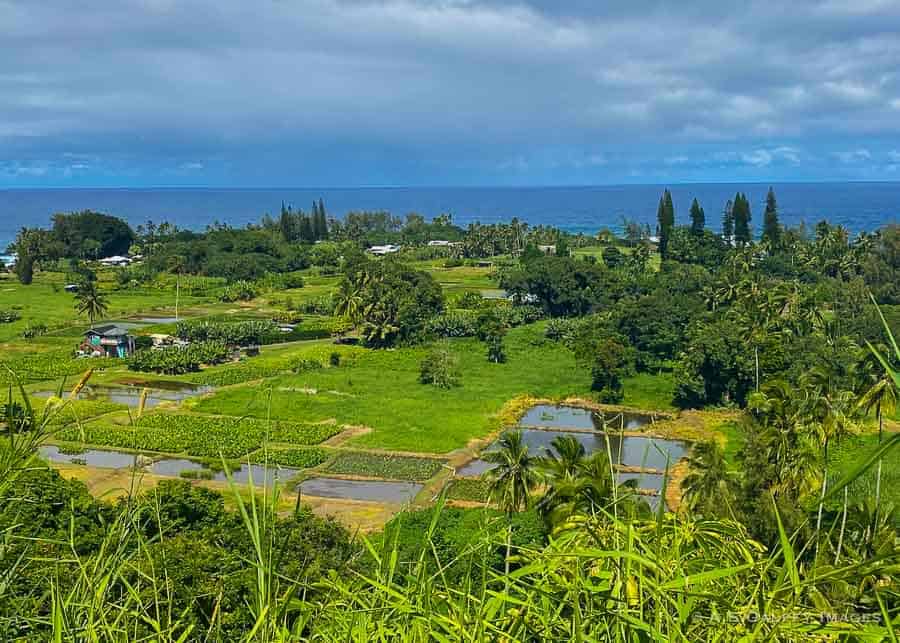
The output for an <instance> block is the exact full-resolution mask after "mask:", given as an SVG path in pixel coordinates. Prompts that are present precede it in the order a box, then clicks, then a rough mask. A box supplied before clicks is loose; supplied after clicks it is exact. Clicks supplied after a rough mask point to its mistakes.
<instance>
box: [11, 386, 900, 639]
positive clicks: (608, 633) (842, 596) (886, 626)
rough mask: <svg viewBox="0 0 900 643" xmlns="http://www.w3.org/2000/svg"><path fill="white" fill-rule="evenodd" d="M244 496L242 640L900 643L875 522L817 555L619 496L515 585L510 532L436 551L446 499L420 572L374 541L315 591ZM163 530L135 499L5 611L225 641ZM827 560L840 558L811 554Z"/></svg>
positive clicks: (111, 631) (875, 455) (890, 556)
mask: <svg viewBox="0 0 900 643" xmlns="http://www.w3.org/2000/svg"><path fill="white" fill-rule="evenodd" d="M23 397H26V396H23ZM26 399H27V397H26ZM63 404H65V402H64V401H60V402H59V403H58V404H56V403H54V405H53V407H52V408H57V407H59V406H62V405H63ZM26 405H27V401H26ZM48 406H50V405H49V404H48ZM52 408H51V411H50V413H52V412H53V410H52ZM27 413H31V412H30V411H26V414H27ZM46 413H47V411H45V414H46ZM29 417H30V419H29V420H27V421H23V422H22V423H20V424H18V425H16V426H17V427H18V430H15V431H14V430H12V429H11V428H10V427H11V425H8V428H10V430H9V431H8V433H9V435H8V436H7V438H8V439H9V440H10V445H11V448H9V449H6V450H5V451H6V452H5V454H4V456H3V457H4V460H3V462H2V465H3V468H2V469H0V476H2V477H0V489H4V490H6V491H9V489H12V488H13V485H14V482H15V478H16V472H17V471H21V470H22V469H23V468H24V467H27V466H30V464H29V463H30V461H31V458H32V453H33V449H34V448H35V447H36V446H37V445H38V444H39V442H40V440H41V439H42V437H43V428H42V427H44V426H46V418H37V417H36V416H34V414H33V413H31V415H30V416H29ZM898 445H900V435H895V436H893V437H892V438H890V439H886V440H885V441H884V442H883V443H882V444H881V445H880V446H879V448H878V449H877V450H875V451H873V452H872V453H871V454H869V456H868V457H867V458H866V459H865V460H864V461H863V462H862V463H861V464H860V465H859V466H858V467H857V468H856V469H855V470H854V471H851V472H850V473H849V474H848V475H846V476H845V477H844V478H843V479H841V480H839V481H838V482H837V483H836V484H835V485H833V487H832V488H831V490H830V491H829V492H828V496H827V498H826V499H831V498H839V497H841V494H842V492H843V490H844V489H845V488H846V487H847V485H849V484H851V483H852V482H853V481H854V480H855V479H857V478H858V477H859V476H860V475H862V474H863V473H864V472H865V471H867V470H868V469H869V468H870V467H872V466H873V465H874V464H875V463H876V462H877V461H878V460H880V459H881V458H883V457H884V456H885V455H886V454H888V453H890V452H891V450H892V449H893V448H895V447H897V446H898ZM248 486H249V491H250V493H246V491H247V490H243V489H241V488H239V487H238V485H237V484H235V483H234V482H233V480H230V489H231V493H232V495H233V496H234V503H235V505H236V507H237V510H238V512H239V514H240V516H241V519H242V522H243V526H244V528H245V529H246V531H247V533H248V535H249V537H250V539H251V541H252V555H250V556H248V557H247V558H246V559H245V560H244V566H245V570H247V571H250V572H251V573H252V575H253V578H254V582H252V583H251V584H250V588H249V590H248V592H249V593H248V595H247V596H246V597H245V600H246V602H247V605H248V608H249V610H250V612H251V614H252V623H251V624H250V625H249V626H248V627H247V628H246V631H244V632H243V633H242V639H243V640H246V641H265V642H269V641H296V640H310V641H359V642H363V641H366V642H368V641H387V640H399V641H485V640H502V641H546V640H565V641H569V640H622V641H624V640H629V641H651V640H653V641H664V640H665V641H668V640H676V641H707V640H738V639H740V640H748V641H753V640H760V641H773V640H775V641H782V640H783V641H794V640H815V639H826V640H835V639H846V640H866V641H868V640H871V641H881V640H892V641H896V640H897V636H896V631H897V629H898V628H900V615H898V613H900V589H898V585H897V579H898V578H900V552H898V547H897V542H896V537H895V536H894V535H893V533H894V532H892V531H889V532H886V533H889V534H890V536H889V537H890V539H891V540H890V541H886V542H882V541H879V533H881V532H878V533H876V532H875V531H873V530H868V531H867V529H868V527H867V525H868V522H867V521H866V520H865V519H856V518H851V520H850V521H849V525H848V524H847V523H848V521H847V519H846V513H847V509H846V506H845V510H844V512H843V513H844V516H843V519H842V520H838V519H835V518H834V517H831V518H828V519H827V520H826V521H825V524H824V525H823V528H822V530H821V535H820V536H819V539H818V540H817V541H816V542H811V541H805V542H804V541H801V536H800V533H801V530H798V532H797V533H796V534H791V533H788V532H786V530H785V528H784V527H783V526H782V523H781V519H780V517H779V515H778V511H777V509H775V510H774V513H773V515H774V516H775V520H776V521H777V523H778V524H777V527H778V543H777V545H776V546H775V547H773V548H771V549H766V548H765V547H764V546H763V545H761V544H759V543H757V542H754V541H753V540H752V539H751V538H750V537H749V535H748V533H747V531H746V529H745V527H744V526H743V525H741V524H740V523H738V522H734V521H729V520H704V519H698V518H693V517H691V516H689V515H672V514H664V513H663V512H661V511H660V512H658V513H657V514H656V516H655V517H653V518H624V517H623V516H625V515H628V512H624V511H619V507H618V506H617V503H618V502H619V500H618V499H616V498H614V499H613V500H612V501H611V502H610V504H609V505H608V506H604V507H600V508H594V509H592V510H590V511H583V510H575V511H573V512H572V513H571V514H570V515H568V517H567V518H566V519H565V520H562V521H560V522H559V523H558V525H557V527H556V528H555V529H554V531H553V533H552V534H551V537H550V541H549V544H547V545H546V546H544V547H539V548H538V547H535V548H528V547H526V548H513V549H512V550H511V551H510V555H509V556H508V557H507V558H506V560H505V561H504V565H503V567H504V568H505V569H506V568H508V571H504V570H502V569H494V568H487V569H485V568H484V566H483V563H482V561H483V560H484V559H486V558H487V557H488V556H487V554H488V553H491V552H497V551H503V552H504V553H505V552H506V551H507V548H509V540H508V531H507V530H506V529H504V528H503V526H502V525H501V526H500V527H499V528H498V529H485V530H484V532H483V533H479V534H473V538H472V541H471V542H470V543H469V545H468V546H467V547H466V548H464V549H462V550H459V551H455V552H454V553H453V554H452V555H451V556H450V557H449V558H447V557H442V556H441V554H440V553H439V551H438V547H437V543H436V542H435V538H434V536H435V529H436V526H437V523H438V519H439V516H440V511H441V508H442V506H443V498H439V499H438V506H437V510H436V511H435V513H434V516H433V519H432V521H431V523H430V526H429V528H428V529H427V530H426V531H425V533H423V534H422V538H421V548H420V550H419V552H418V555H417V556H416V557H414V559H412V560H409V559H407V560H403V559H401V556H400V548H399V544H398V537H397V535H396V534H392V533H391V532H390V531H388V532H387V534H386V537H385V538H384V539H383V541H381V542H380V543H379V542H376V541H374V540H368V539H365V538H363V543H364V546H365V547H366V549H367V552H368V555H369V557H370V559H371V564H369V565H367V566H365V567H361V568H359V569H358V570H356V571H348V572H347V573H345V574H337V573H333V574H329V575H327V576H324V577H318V578H311V579H307V578H291V577H287V576H285V575H284V574H283V573H282V572H281V562H282V560H283V559H282V557H283V556H284V555H285V554H286V552H285V550H284V548H283V547H282V538H281V534H279V531H278V529H279V527H278V522H277V520H276V519H275V518H276V517H277V510H276V508H277V507H278V506H279V493H280V492H279V489H278V487H277V485H272V486H268V485H266V484H264V485H263V488H262V489H261V490H260V489H256V488H254V485H253V481H252V480H251V481H250V483H249V485H248ZM257 491H261V493H257ZM2 497H4V498H8V497H9V496H8V495H4V496H2ZM148 519H151V520H153V519H155V520H156V521H157V522H159V523H160V527H161V528H160V530H159V533H158V534H157V535H156V536H154V537H153V538H148V537H147V536H146V532H145V531H144V530H142V529H141V525H143V524H145V522H146V521H147V520H148ZM162 523H163V521H162V517H161V513H160V511H159V508H158V507H157V506H156V505H155V504H154V502H153V494H152V493H150V494H146V495H143V496H136V495H135V496H128V497H127V498H126V500H125V501H124V502H122V503H121V505H120V510H119V512H118V513H117V515H116V516H115V519H114V520H112V521H111V522H110V523H109V525H108V530H107V532H106V535H105V538H104V539H103V542H102V543H101V544H100V547H99V549H98V551H97V553H94V554H92V555H89V556H85V555H81V554H79V553H78V551H76V548H75V547H74V545H73V546H72V547H70V550H69V552H68V553H67V554H66V555H65V557H63V558H56V559H54V560H52V561H51V560H42V559H41V558H40V557H39V555H37V554H35V555H33V556H30V557H22V558H21V559H19V560H17V561H12V566H11V567H10V568H8V569H12V570H13V571H12V573H9V572H8V573H6V574H4V575H3V576H2V577H0V578H2V582H0V601H2V600H4V596H5V595H6V593H7V592H9V591H10V590H11V587H12V585H11V583H13V582H14V573H15V569H16V568H17V567H19V566H23V565H29V564H31V565H41V564H52V565H54V566H55V568H56V569H58V570H59V571H58V575H57V577H56V578H51V580H50V581H49V584H48V587H47V588H46V597H45V600H44V601H43V602H42V603H40V604H36V605H35V606H34V611H33V612H32V613H28V614H22V615H21V619H22V622H23V623H24V624H25V625H26V626H27V627H25V628H23V630H22V631H23V632H26V634H25V635H24V640H34V639H35V638H39V637H43V638H47V639H52V640H54V641H219V640H225V637H224V635H223V633H222V632H223V628H224V623H223V619H224V618H225V617H224V615H223V610H222V609H221V608H222V605H221V595H219V596H215V595H213V596H204V597H202V598H203V599H204V600H209V601H211V603H212V605H213V609H212V611H211V614H210V615H209V619H208V623H206V624H205V625H204V627H202V628H201V627H198V626H197V624H196V621H195V620H194V619H191V618H189V615H188V614H187V613H177V612H175V611H173V609H172V607H171V605H173V601H172V600H171V593H172V591H173V587H172V580H171V579H172V577H173V576H174V575H175V574H174V572H176V571H177V570H175V569H173V568H172V567H171V565H173V564H174V563H170V562H168V561H167V560H165V559H159V558H158V557H154V556H153V555H152V552H151V551H150V545H151V544H152V542H153V541H154V540H160V539H165V538H166V537H167V532H166V529H165V525H164V524H162ZM75 528H76V527H75V525H72V527H71V529H72V530H73V531H74V529H75ZM13 531H14V530H13ZM807 531H808V530H807ZM845 534H846V535H845ZM4 537H6V538H14V537H15V533H9V534H4ZM70 540H71V541H73V542H74V533H70ZM837 543H840V544H837ZM814 547H821V548H822V550H823V551H828V552H829V553H830V552H832V551H836V552H837V553H838V555H837V556H832V555H829V556H819V557H814V556H811V555H809V552H810V551H811V550H812V548H814ZM842 550H843V554H841V552H842ZM824 561H827V562H824ZM4 566H5V567H6V565H4ZM454 566H462V567H463V569H465V570H468V572H469V573H464V574H462V575H459V574H456V575H454V578H462V579H463V580H462V581H461V582H460V581H458V580H450V576H449V575H448V573H447V570H448V569H449V568H450V567H454ZM457 568H458V567H457ZM63 575H65V577H66V580H67V582H65V583H64V582H62V577H63ZM199 598H201V597H198V599H199Z"/></svg>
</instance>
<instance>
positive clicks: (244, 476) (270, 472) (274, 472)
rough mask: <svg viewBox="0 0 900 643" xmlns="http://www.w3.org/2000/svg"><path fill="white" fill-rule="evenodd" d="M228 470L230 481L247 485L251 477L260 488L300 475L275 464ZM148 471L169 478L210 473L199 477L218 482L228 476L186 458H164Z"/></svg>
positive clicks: (296, 471)
mask: <svg viewBox="0 0 900 643" xmlns="http://www.w3.org/2000/svg"><path fill="white" fill-rule="evenodd" d="M229 470H230V471H231V479H232V480H234V481H235V482H236V483H238V484H247V482H249V480H250V477H251V475H252V477H253V486H255V487H261V486H263V485H265V486H271V485H272V484H273V483H274V482H275V481H276V480H277V481H278V482H285V481H287V480H290V479H291V478H293V477H294V476H296V475H297V474H298V473H300V469H293V468H291V467H279V466H278V465H275V464H270V465H269V466H268V468H267V467H266V466H265V465H262V464H242V465H240V467H239V468H238V467H236V468H234V469H229ZM150 471H151V472H152V473H155V474H156V475H159V476H171V477H178V476H181V475H182V473H183V472H196V473H197V474H200V473H201V472H205V471H210V472H211V475H210V476H209V477H206V476H205V475H201V476H200V477H203V478H204V479H207V480H217V481H219V482H225V481H226V480H228V476H227V475H225V472H224V471H215V472H212V470H211V469H209V468H208V467H206V466H204V465H203V463H201V462H197V461H196V460H188V459H187V458H164V459H162V460H157V461H156V462H154V463H153V464H151V465H150Z"/></svg>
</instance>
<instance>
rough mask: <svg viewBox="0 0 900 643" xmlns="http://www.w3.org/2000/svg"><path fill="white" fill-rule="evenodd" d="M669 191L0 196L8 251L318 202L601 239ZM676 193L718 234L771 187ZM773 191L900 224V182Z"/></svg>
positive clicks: (848, 216)
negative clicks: (86, 216)
mask: <svg viewBox="0 0 900 643" xmlns="http://www.w3.org/2000/svg"><path fill="white" fill-rule="evenodd" d="M664 187H665V186H663V185H611V186H586V187H524V188H515V187H510V188H492V187H478V188H464V187H458V188H265V189H219V188H170V189H165V188H163V189H161V188H147V189H93V188H91V189H7V190H0V244H2V245H0V249H3V248H5V247H6V244H8V243H9V242H10V241H12V240H13V239H14V238H15V235H16V232H17V231H18V230H19V229H20V228H21V227H23V226H29V227H31V226H47V225H49V223H50V217H51V216H52V214H53V213H55V212H70V211H73V210H83V209H93V210H97V211H101V212H106V213H109V214H114V215H117V216H120V217H123V218H125V219H126V220H128V221H129V223H131V224H132V225H137V224H139V223H144V222H146V221H147V220H153V221H155V222H157V223H158V222H161V221H169V222H172V223H175V224H177V225H178V226H180V227H182V228H188V229H203V228H205V227H206V226H207V225H209V224H211V223H213V222H215V221H219V222H223V223H228V224H230V225H233V226H244V225H246V224H248V223H253V222H256V221H259V219H260V217H262V215H263V214H265V213H267V212H268V213H271V214H277V213H278V211H279V210H280V208H281V204H282V202H284V203H287V204H291V205H293V206H294V207H295V208H302V209H308V208H309V207H310V205H311V204H312V201H313V200H314V199H319V198H321V199H323V200H324V201H325V206H326V209H327V211H328V213H329V215H331V216H343V215H344V214H345V213H346V212H348V211H351V210H388V211H390V212H392V213H393V214H395V215H398V216H404V215H406V214H407V213H409V212H417V213H419V214H422V215H424V216H426V217H429V218H430V217H433V216H436V215H438V214H441V213H450V214H452V215H453V220H454V222H456V223H457V224H459V225H467V224H469V223H471V222H474V221H481V222H482V223H496V222H500V221H509V220H510V219H512V218H513V217H518V218H519V219H521V220H524V221H526V222H528V223H529V224H531V225H538V224H544V225H551V226H556V227H559V228H562V229H565V230H569V231H572V232H585V233H591V234H593V233H596V232H597V231H598V230H600V229H601V228H611V229H613V230H619V229H621V226H622V222H623V220H624V219H625V218H627V219H629V220H635V221H638V222H640V223H642V224H643V223H646V224H649V225H650V226H651V227H654V226H655V223H656V207H657V204H658V201H659V196H660V194H661V192H662V191H663V189H664ZM669 187H670V189H671V191H672V197H673V199H674V202H675V209H676V219H677V221H678V222H679V223H687V222H688V209H689V207H690V203H691V200H692V199H693V198H694V197H696V198H697V199H699V201H700V203H701V205H702V206H703V208H704V210H705V211H706V221H707V226H708V227H710V228H712V229H714V230H718V229H719V225H720V221H721V212H722V209H723V207H724V205H725V202H726V201H727V200H728V199H730V198H732V197H733V196H734V194H735V192H737V191H741V192H744V193H746V194H747V197H748V198H749V200H750V203H751V205H752V208H753V224H754V226H755V227H756V228H757V229H758V228H759V225H760V223H761V219H762V212H763V207H764V202H765V197H766V191H767V190H768V187H769V186H768V184H760V183H751V184H737V183H733V184H732V183H703V184H699V183H698V184H683V185H672V186H669ZM774 188H775V192H776V194H777V196H778V204H779V209H780V215H781V220H782V222H784V223H786V224H788V225H797V224H799V223H801V222H805V223H806V224H808V225H814V224H815V223H816V222H817V221H820V220H822V219H827V220H829V221H830V222H832V223H835V224H841V225H844V226H846V227H847V228H849V229H850V230H851V231H853V232H859V231H864V230H865V231H869V230H874V229H876V228H878V227H881V226H883V225H885V224H887V223H891V222H897V221H898V220H900V183H887V182H885V183H784V184H778V183H776V184H774Z"/></svg>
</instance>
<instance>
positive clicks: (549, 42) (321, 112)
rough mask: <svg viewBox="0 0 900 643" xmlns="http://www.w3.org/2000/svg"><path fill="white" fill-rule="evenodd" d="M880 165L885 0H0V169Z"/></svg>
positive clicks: (878, 174) (894, 169) (778, 176)
mask: <svg viewBox="0 0 900 643" xmlns="http://www.w3.org/2000/svg"><path fill="white" fill-rule="evenodd" d="M832 180H876V181H891V180H894V181H897V180H900V0H894V1H892V0H855V1H846V2H844V1H839V0H824V1H816V2H812V1H805V0H792V1H791V2H779V3H774V2H771V1H766V2H754V1H742V2H721V0H702V1H699V2H689V1H687V0H686V1H684V2H641V1H640V0H631V1H629V2H618V1H616V0H611V1H607V2H600V1H599V0H571V1H553V0H532V1H526V0H523V1H506V0H483V1H482V0H431V1H425V0H422V1H416V0H399V1H392V0H386V1H383V2H379V1H374V0H275V1H270V0H253V1H250V2H248V1H247V0H116V1H115V2H110V1H109V0H103V1H95V0H83V1H80V2H74V1H64V0H40V1H39V2H35V1H34V0H0V187H79V186H84V187H94V186H110V187H145V186H233V187H264V186H296V187H306V186H309V187H319V186H442V185H598V184H617V183H673V182H675V183H677V182H717V181H775V182H783V181H832Z"/></svg>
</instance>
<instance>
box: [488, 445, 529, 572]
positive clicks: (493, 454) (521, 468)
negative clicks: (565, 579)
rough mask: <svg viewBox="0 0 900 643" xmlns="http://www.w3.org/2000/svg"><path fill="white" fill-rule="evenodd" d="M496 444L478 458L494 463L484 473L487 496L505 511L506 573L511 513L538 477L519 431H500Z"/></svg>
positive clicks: (526, 501) (519, 508) (524, 501)
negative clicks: (492, 448) (493, 448)
mask: <svg viewBox="0 0 900 643" xmlns="http://www.w3.org/2000/svg"><path fill="white" fill-rule="evenodd" d="M497 444H498V445H499V448H498V449H496V450H492V451H488V452H487V453H483V454H482V456H481V457H482V459H483V460H485V461H487V462H490V463H491V464H494V465H496V466H495V467H494V468H493V469H490V470H489V471H487V472H486V473H485V477H487V479H488V480H489V486H488V497H489V498H491V499H494V500H496V502H497V504H499V505H500V509H502V510H503V511H504V512H505V513H506V518H507V531H506V562H505V568H506V576H507V577H508V576H509V562H510V550H511V549H512V515H513V514H514V513H515V512H517V511H522V510H524V509H526V508H528V505H529V504H530V501H531V492H532V491H533V490H534V488H535V487H537V486H538V484H539V482H540V478H539V476H538V473H537V471H536V470H535V464H536V462H535V461H536V458H534V457H532V456H530V455H528V445H526V444H525V443H524V442H522V432H521V431H504V432H503V433H502V434H501V435H500V439H499V440H498V441H497Z"/></svg>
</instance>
